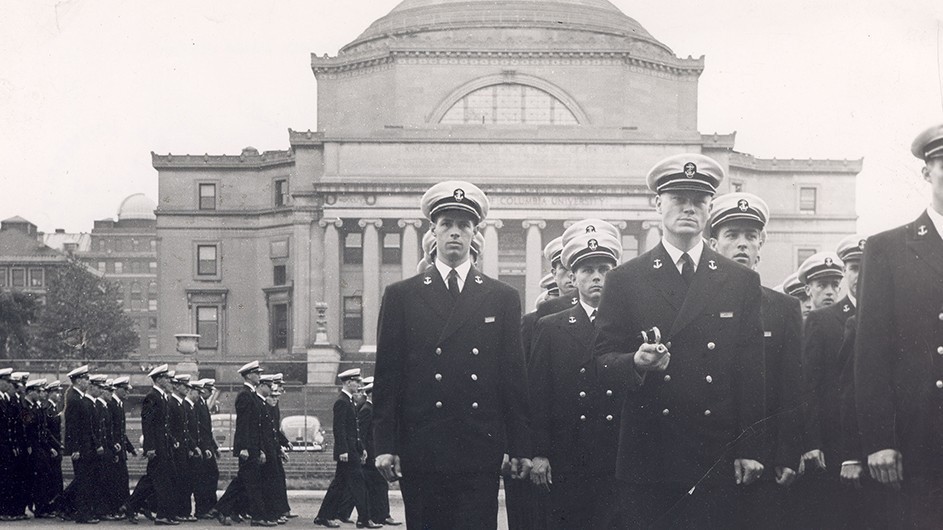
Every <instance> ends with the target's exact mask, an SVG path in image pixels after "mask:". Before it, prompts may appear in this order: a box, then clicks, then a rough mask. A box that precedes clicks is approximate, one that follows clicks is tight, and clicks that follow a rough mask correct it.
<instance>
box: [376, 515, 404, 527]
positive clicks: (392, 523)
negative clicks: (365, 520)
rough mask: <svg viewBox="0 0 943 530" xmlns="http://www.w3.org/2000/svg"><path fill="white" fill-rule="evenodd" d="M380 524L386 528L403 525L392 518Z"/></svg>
mask: <svg viewBox="0 0 943 530" xmlns="http://www.w3.org/2000/svg"><path fill="white" fill-rule="evenodd" d="M380 523H382V524H383V525H385V526H399V525H401V524H403V523H401V522H399V521H397V520H396V519H393V518H392V517H387V518H386V519H384V520H382V521H380Z"/></svg>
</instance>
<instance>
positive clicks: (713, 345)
mask: <svg viewBox="0 0 943 530" xmlns="http://www.w3.org/2000/svg"><path fill="white" fill-rule="evenodd" d="M715 347H717V345H716V344H714V343H713V342H708V343H707V349H708V350H713V349H714V348H715Z"/></svg>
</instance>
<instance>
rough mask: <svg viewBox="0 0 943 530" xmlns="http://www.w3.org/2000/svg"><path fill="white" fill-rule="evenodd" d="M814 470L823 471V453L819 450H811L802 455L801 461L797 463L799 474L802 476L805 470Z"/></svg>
mask: <svg viewBox="0 0 943 530" xmlns="http://www.w3.org/2000/svg"><path fill="white" fill-rule="evenodd" d="M815 468H819V469H825V453H823V452H822V451H821V450H820V449H813V450H811V451H809V452H808V453H806V454H804V455H802V459H801V460H800V461H799V474H800V475H803V474H805V472H806V469H808V470H810V471H814V470H815Z"/></svg>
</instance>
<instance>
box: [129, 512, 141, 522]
mask: <svg viewBox="0 0 943 530" xmlns="http://www.w3.org/2000/svg"><path fill="white" fill-rule="evenodd" d="M127 519H128V522H129V523H131V524H138V514H136V513H129V514H128V516H127Z"/></svg>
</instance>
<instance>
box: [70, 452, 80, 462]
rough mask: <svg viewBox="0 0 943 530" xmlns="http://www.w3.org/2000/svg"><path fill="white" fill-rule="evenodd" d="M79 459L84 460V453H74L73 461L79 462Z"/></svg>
mask: <svg viewBox="0 0 943 530" xmlns="http://www.w3.org/2000/svg"><path fill="white" fill-rule="evenodd" d="M79 458H82V453H80V452H78V451H76V452H74V453H72V461H73V462H78V460H79Z"/></svg>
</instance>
